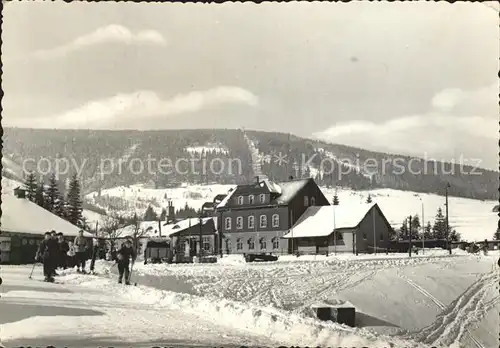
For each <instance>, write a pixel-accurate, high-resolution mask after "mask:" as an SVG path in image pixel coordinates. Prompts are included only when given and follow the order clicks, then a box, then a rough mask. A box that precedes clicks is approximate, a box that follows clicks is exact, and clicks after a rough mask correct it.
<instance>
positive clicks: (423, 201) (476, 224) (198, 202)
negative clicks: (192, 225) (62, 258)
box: [87, 185, 498, 241]
mask: <svg viewBox="0 0 500 348" xmlns="http://www.w3.org/2000/svg"><path fill="white" fill-rule="evenodd" d="M233 187H234V186H232V185H191V186H186V187H179V188H172V189H150V188H145V187H144V186H143V185H134V186H130V187H129V188H127V187H116V188H113V189H108V190H103V191H102V195H109V196H111V197H120V198H122V199H124V200H126V201H128V202H130V205H131V206H135V202H137V201H155V202H157V203H158V204H159V206H160V207H157V208H156V209H157V211H158V213H160V212H161V207H166V206H167V202H168V200H172V202H173V204H174V206H175V207H176V209H179V208H181V207H184V206H185V205H186V204H188V205H189V206H191V207H193V208H195V209H199V208H201V206H202V205H203V203H205V202H207V201H212V200H213V198H214V197H215V196H216V195H218V194H226V193H227V192H228V191H229V189H231V188H233ZM322 191H323V193H324V194H325V196H326V197H327V198H328V199H330V200H331V199H332V197H333V195H334V190H333V189H327V188H324V187H323V188H322ZM368 194H370V195H371V196H372V199H373V201H374V202H376V203H378V204H379V205H380V207H381V209H382V211H383V212H384V214H385V215H386V217H387V218H388V220H389V222H390V223H391V224H393V226H394V227H395V228H399V227H400V226H401V224H402V222H403V220H404V219H405V218H406V217H408V216H409V215H413V216H414V215H416V214H418V215H419V216H420V218H422V216H421V215H422V205H423V208H424V220H425V222H427V221H430V222H431V224H432V223H433V222H434V217H435V215H436V212H437V209H438V208H439V207H441V208H442V209H443V212H444V203H445V198H444V197H443V196H438V195H435V194H422V193H420V194H417V193H414V192H411V191H398V190H392V189H380V190H372V191H363V192H360V191H353V190H350V189H342V188H340V189H339V190H338V195H339V201H340V204H350V203H359V202H365V201H366V198H367V196H368ZM93 195H94V194H90V195H88V196H87V198H90V199H92V197H93ZM495 204H497V202H495V201H481V200H474V199H467V198H457V197H449V221H450V225H451V226H452V227H454V228H455V229H456V230H457V232H459V233H460V234H461V235H462V239H464V240H471V241H472V240H476V241H483V240H484V239H491V238H492V236H493V233H494V232H495V230H496V226H497V223H498V216H497V215H496V214H495V213H494V212H492V209H493V207H494V206H495ZM140 212H141V213H142V211H140Z"/></svg>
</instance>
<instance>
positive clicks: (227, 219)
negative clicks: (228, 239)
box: [224, 217, 231, 230]
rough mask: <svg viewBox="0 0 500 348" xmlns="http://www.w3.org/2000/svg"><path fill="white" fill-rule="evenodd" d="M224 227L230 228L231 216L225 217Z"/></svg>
mask: <svg viewBox="0 0 500 348" xmlns="http://www.w3.org/2000/svg"><path fill="white" fill-rule="evenodd" d="M224 229H225V230H230V229H231V218H230V217H227V218H226V219H225V220H224Z"/></svg>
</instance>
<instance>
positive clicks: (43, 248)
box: [35, 230, 137, 285]
mask: <svg viewBox="0 0 500 348" xmlns="http://www.w3.org/2000/svg"><path fill="white" fill-rule="evenodd" d="M92 249H93V250H92V262H91V265H90V268H91V271H93V268H94V263H95V259H96V256H97V253H98V249H99V247H98V240H97V238H94V243H93V248H92ZM87 254H88V244H87V239H86V238H85V237H84V235H83V230H80V231H79V233H78V236H77V237H76V238H75V239H74V241H73V242H67V241H66V240H65V239H64V235H63V233H61V232H59V233H56V231H51V232H45V236H44V240H43V241H42V242H41V243H40V245H39V247H38V250H37V253H36V257H35V260H36V261H37V262H42V263H43V275H44V280H45V281H46V282H54V277H55V276H57V275H58V274H57V272H56V271H57V269H59V268H61V269H67V268H74V267H75V266H76V267H77V272H78V273H83V274H86V273H87V272H86V270H85V266H86V260H87ZM113 254H114V255H113V256H114V257H113V261H115V262H116V264H117V266H118V273H119V278H118V282H119V283H122V282H123V278H125V284H127V285H128V284H130V260H131V259H132V264H133V263H134V262H135V259H136V258H137V254H136V252H135V249H134V247H133V241H132V239H131V238H127V239H126V240H125V242H124V243H123V244H122V245H121V247H120V249H118V250H117V251H116V252H115V253H113Z"/></svg>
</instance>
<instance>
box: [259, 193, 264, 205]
mask: <svg viewBox="0 0 500 348" xmlns="http://www.w3.org/2000/svg"><path fill="white" fill-rule="evenodd" d="M259 200H260V203H265V202H266V195H265V194H263V193H261V194H260V195H259Z"/></svg>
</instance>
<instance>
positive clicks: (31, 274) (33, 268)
mask: <svg viewBox="0 0 500 348" xmlns="http://www.w3.org/2000/svg"><path fill="white" fill-rule="evenodd" d="M35 266H36V262H34V263H33V267H32V268H31V273H30V276H29V277H28V279H31V277H32V276H33V271H34V270H35Z"/></svg>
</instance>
